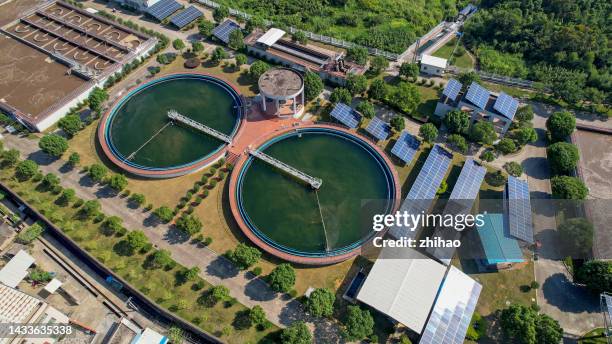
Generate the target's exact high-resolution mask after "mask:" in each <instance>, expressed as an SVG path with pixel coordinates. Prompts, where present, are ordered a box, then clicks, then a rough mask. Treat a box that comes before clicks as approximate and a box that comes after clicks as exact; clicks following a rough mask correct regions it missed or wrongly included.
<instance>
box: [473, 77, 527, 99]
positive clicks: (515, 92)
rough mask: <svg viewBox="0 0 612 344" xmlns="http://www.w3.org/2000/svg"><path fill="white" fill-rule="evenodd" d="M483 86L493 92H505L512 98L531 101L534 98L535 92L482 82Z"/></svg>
mask: <svg viewBox="0 0 612 344" xmlns="http://www.w3.org/2000/svg"><path fill="white" fill-rule="evenodd" d="M483 84H484V85H483V86H485V87H486V88H487V89H489V90H491V91H493V92H501V91H503V92H505V93H507V94H509V95H511V96H513V97H516V98H521V99H531V98H532V97H533V96H535V92H533V91H530V90H524V89H522V88H517V87H512V86H506V85H500V84H494V83H491V82H486V81H485V82H483Z"/></svg>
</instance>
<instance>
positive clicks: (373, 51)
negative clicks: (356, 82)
mask: <svg viewBox="0 0 612 344" xmlns="http://www.w3.org/2000/svg"><path fill="white" fill-rule="evenodd" d="M196 2H197V3H199V4H200V5H203V6H206V7H209V8H212V9H216V8H219V7H220V6H221V5H219V4H218V3H216V2H214V1H211V0H196ZM229 13H230V15H232V16H234V17H240V18H243V19H244V20H249V19H250V18H251V17H252V16H251V15H250V14H248V13H246V12H243V11H239V10H236V9H233V8H230V9H229ZM264 23H265V24H266V26H272V25H273V24H274V22H272V21H270V20H265V19H264ZM287 30H288V31H289V33H291V34H294V33H296V32H298V31H301V32H303V33H304V35H306V37H307V38H308V39H311V40H313V41H317V42H321V43H325V44H329V45H333V46H335V47H339V48H344V49H348V48H356V47H359V48H365V49H367V50H368V53H369V54H370V55H374V56H382V57H384V58H386V59H388V60H392V61H397V60H399V58H400V55H399V54H396V53H392V52H388V51H385V50H381V49H377V48H370V47H365V46H362V45H359V44H356V43H353V42H348V41H345V40H342V39H337V38H334V37H329V36H325V35H321V34H317V33H314V32H310V31H305V30H300V29H296V28H294V27H292V26H289V27H288V28H287Z"/></svg>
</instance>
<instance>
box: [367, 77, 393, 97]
mask: <svg viewBox="0 0 612 344" xmlns="http://www.w3.org/2000/svg"><path fill="white" fill-rule="evenodd" d="M388 94H389V87H387V84H385V81H384V80H383V79H374V80H373V81H372V83H371V84H370V88H369V89H368V97H370V98H371V99H376V100H380V101H383V100H385V99H386V98H387V95H388Z"/></svg>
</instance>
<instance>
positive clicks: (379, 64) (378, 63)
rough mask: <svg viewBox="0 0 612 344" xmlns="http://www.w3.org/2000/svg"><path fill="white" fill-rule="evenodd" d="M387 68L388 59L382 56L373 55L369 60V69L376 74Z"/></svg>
mask: <svg viewBox="0 0 612 344" xmlns="http://www.w3.org/2000/svg"><path fill="white" fill-rule="evenodd" d="M387 68H389V60H387V59H386V58H384V57H382V56H374V57H373V58H372V60H371V61H370V70H371V71H372V73H374V74H376V75H378V74H380V73H382V71H384V70H385V69H387Z"/></svg>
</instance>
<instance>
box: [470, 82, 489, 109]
mask: <svg viewBox="0 0 612 344" xmlns="http://www.w3.org/2000/svg"><path fill="white" fill-rule="evenodd" d="M489 96H490V93H489V91H488V90H487V89H486V88H484V87H482V86H480V85H478V84H477V83H476V82H472V84H471V85H470V88H468V91H467V94H466V95H465V99H467V100H469V101H470V103H472V104H474V105H476V106H478V107H479V108H480V109H482V110H484V108H485V106H487V102H488V101H489Z"/></svg>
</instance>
